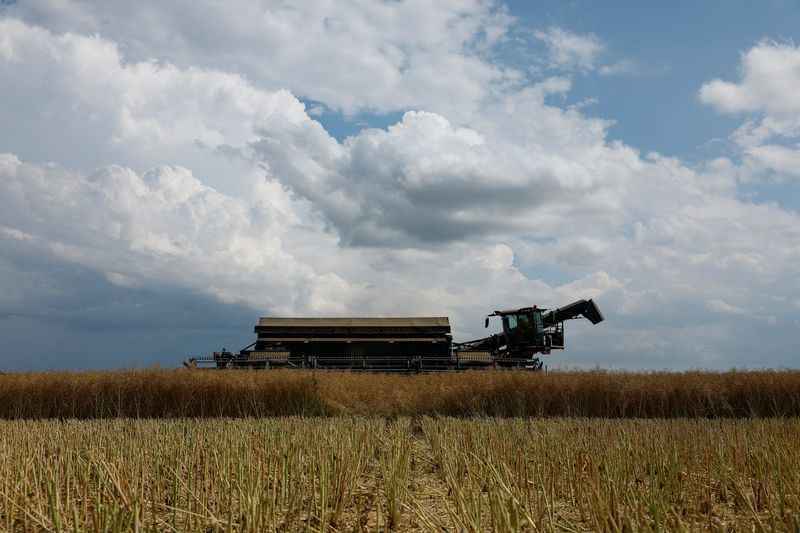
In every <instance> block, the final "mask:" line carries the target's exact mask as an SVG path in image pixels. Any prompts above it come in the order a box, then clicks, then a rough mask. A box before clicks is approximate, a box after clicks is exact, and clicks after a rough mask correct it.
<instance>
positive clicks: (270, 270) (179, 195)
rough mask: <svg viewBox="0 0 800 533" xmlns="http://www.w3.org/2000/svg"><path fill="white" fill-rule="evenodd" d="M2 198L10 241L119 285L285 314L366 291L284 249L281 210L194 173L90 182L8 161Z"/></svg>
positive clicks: (114, 170) (329, 306)
mask: <svg viewBox="0 0 800 533" xmlns="http://www.w3.org/2000/svg"><path fill="white" fill-rule="evenodd" d="M0 192H1V193H2V194H0V213H2V214H0V227H2V229H3V233H4V234H5V236H6V237H7V238H11V239H15V240H17V241H20V243H21V244H24V245H25V246H26V247H28V248H30V249H31V250H33V251H36V252H38V253H40V254H47V255H51V256H52V257H53V258H55V259H57V260H60V261H65V262H68V263H74V264H77V265H80V266H83V267H89V268H91V269H93V270H95V271H98V272H100V273H102V274H103V275H104V276H105V277H106V279H107V280H108V281H109V282H111V283H112V284H115V285H121V286H123V287H136V286H140V285H152V284H165V285H167V286H178V287H183V288H187V289H191V290H194V291H197V292H200V293H205V294H209V295H213V296H215V297H217V298H219V299H220V300H222V301H224V302H243V303H247V304H249V305H251V306H253V307H262V308H266V309H271V310H273V312H278V313H279V312H284V313H286V312H290V311H295V310H300V309H305V310H306V311H307V312H312V313H314V312H317V313H325V312H337V311H341V310H342V309H343V306H345V307H346V302H347V301H348V296H347V295H348V294H355V293H357V291H358V289H357V288H356V287H355V286H352V285H350V284H348V283H346V282H345V281H344V280H342V279H340V278H339V277H338V276H336V275H335V274H332V273H319V274H318V273H316V272H315V271H314V269H312V268H311V267H310V266H308V265H305V264H302V263H299V262H298V261H296V260H295V259H294V258H293V257H292V256H291V255H289V254H287V253H286V252H285V251H283V250H282V248H281V238H282V236H283V235H284V234H285V233H286V229H285V228H286V222H285V220H284V219H285V216H286V214H285V213H281V209H280V208H279V207H278V208H276V206H275V205H274V204H270V203H269V202H267V201H257V202H252V203H246V202H244V201H243V200H239V199H236V198H232V197H229V196H226V195H223V194H221V193H219V192H218V191H215V190H213V189H211V188H209V187H207V186H205V185H203V184H201V183H200V182H199V181H198V180H197V179H196V178H194V177H193V176H192V174H191V171H189V170H188V169H185V168H181V167H158V168H154V169H152V170H150V171H148V172H146V173H144V174H142V175H139V174H137V173H136V172H134V171H132V170H131V169H127V168H123V167H118V166H109V167H105V168H103V169H101V170H99V171H97V172H95V173H94V174H91V175H89V176H84V175H81V174H78V173H75V172H71V171H69V170H66V169H63V168H59V167H57V166H54V165H35V164H28V163H23V162H22V161H20V160H19V159H18V158H17V157H15V156H14V155H11V154H3V155H0ZM254 288H255V289H256V290H254ZM353 289H356V290H355V293H354V291H353Z"/></svg>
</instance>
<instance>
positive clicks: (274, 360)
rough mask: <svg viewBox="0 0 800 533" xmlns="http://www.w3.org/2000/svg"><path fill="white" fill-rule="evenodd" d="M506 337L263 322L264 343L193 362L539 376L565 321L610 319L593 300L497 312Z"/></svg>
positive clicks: (430, 322)
mask: <svg viewBox="0 0 800 533" xmlns="http://www.w3.org/2000/svg"><path fill="white" fill-rule="evenodd" d="M494 316H498V317H500V319H501V322H502V326H503V331H502V332H500V333H496V334H494V335H490V336H488V337H484V338H481V339H476V340H473V341H468V342H462V343H454V342H453V341H452V335H451V333H450V321H449V319H448V318H447V317H402V318H279V317H263V318H261V319H260V320H259V321H258V323H257V324H256V326H255V333H256V335H257V338H256V340H255V342H253V343H252V344H250V345H249V346H247V347H246V348H244V349H242V350H239V352H238V353H232V352H229V351H227V350H226V349H224V348H223V350H222V351H221V352H214V354H213V355H211V356H200V357H192V358H190V359H189V360H188V361H187V362H185V363H184V364H185V365H186V366H189V367H198V366H200V367H211V368H276V367H289V368H340V369H350V370H377V371H427V370H461V369H468V368H485V367H522V368H528V369H531V370H538V369H540V368H541V367H542V362H541V360H540V359H539V357H538V356H539V355H542V354H549V353H550V351H551V350H560V349H563V348H564V321H565V320H570V319H573V318H577V317H579V316H583V317H585V318H587V319H588V320H589V321H591V322H592V323H593V324H597V323H598V322H601V321H602V320H603V315H602V313H600V310H599V309H598V308H597V306H596V305H595V304H594V302H593V301H592V300H579V301H577V302H574V303H572V304H569V305H568V306H565V307H561V308H558V309H553V310H548V309H540V308H538V307H536V306H534V307H523V308H519V309H510V310H507V311H495V312H494V313H492V314H491V315H489V316H487V317H486V326H487V327H488V325H489V319H490V318H491V317H494Z"/></svg>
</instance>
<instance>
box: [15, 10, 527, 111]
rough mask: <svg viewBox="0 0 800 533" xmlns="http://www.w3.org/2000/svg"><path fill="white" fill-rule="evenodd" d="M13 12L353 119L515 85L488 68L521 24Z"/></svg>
mask: <svg viewBox="0 0 800 533" xmlns="http://www.w3.org/2000/svg"><path fill="white" fill-rule="evenodd" d="M7 9H8V12H9V13H10V14H11V15H12V16H16V17H19V18H22V19H23V20H27V21H29V22H32V23H34V24H40V25H44V26H46V27H48V28H51V29H53V30H54V31H56V32H58V33H62V32H65V31H70V32H79V33H83V34H90V35H91V34H95V33H97V34H99V35H102V36H103V37H105V38H107V39H112V40H114V41H115V42H119V43H122V45H123V47H124V50H125V54H126V57H127V58H128V59H130V60H132V61H148V60H151V59H153V58H158V59H159V60H164V61H169V62H171V63H173V64H175V65H177V66H179V67H184V68H185V67H189V66H197V65H200V66H204V67H211V68H214V69H218V70H221V71H225V72H237V73H239V74H242V75H246V76H247V78H248V79H250V80H253V82H254V83H255V84H256V85H257V86H259V87H262V88H265V89H268V90H276V89H280V88H287V89H289V90H291V91H292V92H294V93H295V94H298V95H301V96H303V97H305V98H311V99H314V100H317V101H319V102H323V103H325V105H327V106H329V107H331V108H336V109H341V110H343V111H345V112H346V113H354V112H356V111H359V110H362V109H371V110H376V111H379V112H388V111H394V110H396V109H405V108H411V107H422V108H425V109H437V110H442V109H445V108H446V109H449V110H450V111H453V112H455V111H458V109H459V106H463V105H464V104H465V103H466V104H467V105H468V106H474V105H476V104H477V103H478V102H479V101H480V100H481V99H482V98H484V97H486V96H487V95H488V94H490V93H491V92H492V90H493V89H492V87H493V85H494V84H497V83H500V84H502V83H507V82H509V81H512V80H514V79H516V78H517V77H518V74H517V73H515V72H514V71H511V70H507V69H504V68H502V67H499V66H497V65H493V64H491V63H488V62H486V61H484V60H482V59H481V55H482V53H483V51H484V50H485V49H486V48H487V47H489V46H491V44H492V43H494V42H496V41H498V40H501V39H503V38H504V35H505V34H506V32H507V30H508V27H509V25H510V24H511V23H512V20H513V19H512V18H511V17H510V16H509V15H508V14H507V12H506V9H505V8H504V7H503V6H501V5H498V4H497V3H495V2H494V1H489V0H445V1H442V2H425V1H411V2H361V1H358V0H353V1H343V2H327V1H325V0H311V1H307V2H294V1H288V0H286V1H277V2H263V1H261V0H245V1H242V2H238V3H237V5H236V8H235V9H232V8H231V6H229V5H227V4H220V3H217V2H212V1H204V2H198V1H196V0H172V1H170V2H161V1H155V0H151V1H146V2H136V3H131V4H128V3H109V2H104V1H102V0H77V1H74V2H63V1H61V0H26V1H25V2H19V3H18V4H15V5H13V6H10V7H9V8H7ZM189 13H194V14H196V16H188V15H187V14H189ZM0 50H2V47H0ZM454 95H458V105H452V104H451V101H452V99H453V96H454ZM470 110H471V109H470Z"/></svg>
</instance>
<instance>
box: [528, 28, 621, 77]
mask: <svg viewBox="0 0 800 533" xmlns="http://www.w3.org/2000/svg"><path fill="white" fill-rule="evenodd" d="M534 37H536V38H537V39H538V40H540V41H542V42H544V43H545V45H547V48H548V50H549V52H550V57H549V62H550V66H551V67H553V68H567V69H569V68H578V69H580V70H584V71H588V70H593V69H594V68H595V67H596V63H597V59H598V57H599V56H600V55H601V54H603V52H605V49H606V45H605V43H604V42H603V41H601V40H600V39H599V38H598V37H597V36H595V35H580V34H577V33H573V32H571V31H569V30H565V29H563V28H559V27H558V26H550V27H549V28H547V29H546V30H537V31H536V32H534Z"/></svg>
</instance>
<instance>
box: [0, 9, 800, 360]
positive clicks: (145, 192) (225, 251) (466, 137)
mask: <svg viewBox="0 0 800 533" xmlns="http://www.w3.org/2000/svg"><path fill="white" fill-rule="evenodd" d="M796 41H800V4H798V3H797V2H793V1H788V0H787V1H777V0H775V1H764V2H758V3H753V2H745V1H721V0H720V1H707V2H684V1H675V2H659V3H642V2H633V1H630V2H614V3H599V2H590V1H573V2H562V1H539V2H507V3H502V2H492V1H484V0H442V1H438V2H437V1H427V0H425V1H422V0H419V1H392V2H376V1H365V0H353V1H341V2H331V1H324V0H313V1H308V2H264V1H260V0H242V1H241V2H237V3H235V4H230V3H224V2H217V1H211V0H191V1H190V0H159V1H149V0H143V1H141V2H103V1H99V0H70V1H66V0H18V1H9V0H3V1H2V2H0V371H21V370H47V369H83V368H120V367H140V366H153V365H156V364H158V365H161V366H167V367H171V366H177V365H179V364H180V362H181V361H182V360H183V359H185V358H187V357H189V356H191V355H199V354H203V353H210V352H211V351H213V350H218V349H219V348H221V347H222V346H226V347H228V348H233V349H236V348H239V347H243V346H246V345H247V344H249V343H250V342H251V341H252V339H253V333H252V328H253V325H254V324H255V322H256V320H257V318H258V317H259V316H449V317H450V321H451V324H452V326H453V333H454V337H455V340H457V341H458V340H469V339H472V338H475V337H478V336H483V335H485V330H484V329H483V317H484V316H485V315H486V314H487V313H490V312H492V311H493V310H495V309H507V308H513V307H522V306H529V305H534V304H536V305H538V306H540V307H549V308H553V307H558V306H561V305H564V304H567V303H569V302H572V301H574V300H577V299H580V298H593V299H594V300H595V301H596V302H597V304H598V305H599V307H600V308H601V310H602V311H603V313H604V314H605V317H606V321H605V322H603V323H601V324H598V325H595V326H592V325H591V324H589V323H588V322H587V321H573V322H570V323H569V324H568V325H567V328H566V329H567V349H566V350H565V351H564V352H557V353H554V354H553V355H551V356H548V357H547V359H546V361H545V363H546V364H547V365H548V366H549V367H562V368H592V367H601V368H609V369H618V368H623V369H632V370H638V369H674V370H683V369H695V368H707V369H729V368H734V367H735V368H759V367H770V368H787V367H789V368H797V367H798V361H800V359H799V358H798V348H797V346H800V267H799V266H798V265H800V216H798V210H800V186H798V180H800V90H797V87H800V46H798V45H795V42H796Z"/></svg>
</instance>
